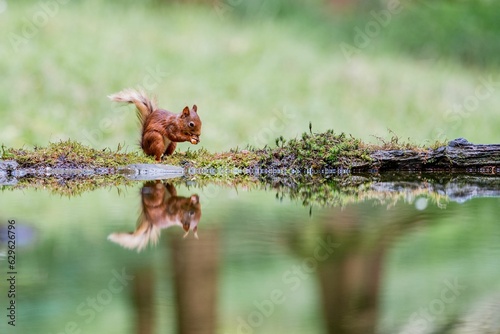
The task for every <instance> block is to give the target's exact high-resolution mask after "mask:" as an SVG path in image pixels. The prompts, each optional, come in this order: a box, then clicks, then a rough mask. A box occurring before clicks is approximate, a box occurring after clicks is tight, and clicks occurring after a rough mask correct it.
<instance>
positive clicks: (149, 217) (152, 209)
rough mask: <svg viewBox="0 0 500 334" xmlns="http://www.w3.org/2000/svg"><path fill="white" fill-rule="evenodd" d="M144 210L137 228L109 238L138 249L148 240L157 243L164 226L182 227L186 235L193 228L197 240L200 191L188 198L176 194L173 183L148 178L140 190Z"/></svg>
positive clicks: (144, 245) (124, 245)
mask: <svg viewBox="0 0 500 334" xmlns="http://www.w3.org/2000/svg"><path fill="white" fill-rule="evenodd" d="M141 199H142V212H141V214H140V215H139V218H138V219H137V227H136V229H135V231H134V232H130V233H123V232H117V233H111V234H110V235H109V236H108V240H111V241H113V242H116V243H117V244H119V245H121V246H123V247H125V248H129V249H136V250H137V251H138V252H140V251H141V250H143V249H144V248H145V247H146V246H147V245H148V244H149V243H152V244H156V243H157V242H158V240H159V238H160V232H161V230H162V229H168V228H170V227H173V226H180V227H182V229H183V230H184V232H185V234H184V237H187V236H188V234H189V231H193V233H194V237H195V238H196V239H198V223H199V221H200V219H201V204H200V198H199V197H198V195H197V194H192V195H191V196H189V197H183V196H177V190H176V189H175V187H174V186H173V185H172V184H169V183H162V182H160V181H149V182H146V183H145V184H144V186H143V187H142V189H141Z"/></svg>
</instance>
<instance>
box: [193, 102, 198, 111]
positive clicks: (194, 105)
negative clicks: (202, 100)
mask: <svg viewBox="0 0 500 334" xmlns="http://www.w3.org/2000/svg"><path fill="white" fill-rule="evenodd" d="M193 111H194V112H196V113H197V112H198V107H197V106H196V104H193Z"/></svg>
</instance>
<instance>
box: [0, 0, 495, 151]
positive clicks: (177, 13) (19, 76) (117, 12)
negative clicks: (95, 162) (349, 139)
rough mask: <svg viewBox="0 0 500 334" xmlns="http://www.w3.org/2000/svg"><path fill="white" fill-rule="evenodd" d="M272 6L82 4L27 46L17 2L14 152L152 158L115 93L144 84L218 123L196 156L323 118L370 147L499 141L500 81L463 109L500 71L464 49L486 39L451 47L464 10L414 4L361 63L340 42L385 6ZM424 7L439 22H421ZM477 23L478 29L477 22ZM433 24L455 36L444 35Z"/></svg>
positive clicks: (9, 126)
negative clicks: (382, 141)
mask: <svg viewBox="0 0 500 334" xmlns="http://www.w3.org/2000/svg"><path fill="white" fill-rule="evenodd" d="M422 1H423V0H422ZM259 3H260V4H261V5H259ZM262 4H263V3H261V2H259V1H256V2H248V3H247V4H246V5H243V4H241V5H238V6H230V5H227V4H225V5H224V6H225V7H224V11H220V10H219V9H218V7H217V6H216V5H212V6H202V5H199V4H189V5H180V4H178V3H170V4H168V5H161V6H160V5H159V4H158V2H157V1H148V2H145V3H140V4H139V3H134V2H129V1H124V2H117V1H115V2H101V1H86V2H70V3H68V4H65V5H60V7H59V9H58V11H57V13H56V14H55V15H54V16H53V17H51V18H49V19H48V20H47V22H46V24H45V23H44V24H40V25H39V28H38V27H35V30H36V33H35V34H34V36H33V37H31V38H29V39H26V40H25V43H24V42H23V43H22V44H19V45H17V44H15V43H14V45H13V44H12V39H13V38H14V37H13V36H14V35H13V34H17V36H21V37H22V32H23V29H26V25H27V24H28V23H27V22H30V20H32V18H33V15H35V14H37V13H39V12H40V4H39V3H38V2H35V1H26V2H22V3H21V2H8V7H7V9H6V10H5V11H4V12H3V13H2V14H0V15H1V21H0V30H1V31H2V32H3V43H2V48H1V49H0V71H1V73H2V74H3V80H2V81H1V82H0V89H1V91H2V92H3V94H1V95H0V119H1V121H0V128H1V130H2V131H0V143H3V144H5V145H6V146H8V147H21V146H24V145H26V146H33V145H46V144H47V143H48V142H54V141H58V140H60V139H68V138H71V139H72V140H76V141H80V142H82V143H84V144H88V145H91V146H93V147H96V148H104V147H111V148H112V149H114V148H116V147H117V145H118V144H119V143H121V144H125V146H128V150H129V151H131V150H134V151H135V150H138V149H139V148H138V145H137V141H138V138H139V130H138V124H137V121H136V118H135V115H134V111H133V110H132V108H131V107H119V106H116V105H114V104H113V103H111V102H110V101H109V100H108V99H107V98H106V95H108V94H110V93H113V92H116V91H118V90H120V89H122V88H125V87H139V86H145V88H147V89H148V90H150V91H151V92H152V93H154V94H156V95H158V97H159V100H160V106H161V107H164V108H166V109H169V110H172V111H175V112H178V111H180V110H181V108H182V107H184V106H185V105H191V104H193V103H196V104H198V106H199V108H200V116H201V118H202V120H203V123H204V127H203V134H202V141H201V143H200V145H199V146H198V147H196V148H199V147H200V146H201V147H205V148H206V149H208V150H210V151H220V150H228V149H229V148H232V147H236V146H240V147H243V146H246V145H247V144H250V145H252V146H257V147H260V146H264V145H265V144H272V143H274V139H275V138H276V137H279V136H280V135H283V136H284V137H285V138H290V137H295V136H297V135H299V134H300V133H302V132H303V131H304V130H306V128H307V125H308V123H309V121H311V122H312V124H313V130H314V131H325V130H327V129H334V130H335V131H337V132H347V133H351V134H352V135H353V136H355V137H360V138H361V139H364V140H369V141H374V140H375V139H374V138H373V137H372V135H376V136H387V135H388V131H387V129H388V128H390V129H391V130H393V131H394V132H395V133H396V134H398V135H399V136H401V137H402V138H407V137H410V138H411V139H412V140H413V141H415V142H416V143H419V144H422V143H426V142H429V143H431V142H434V141H435V140H436V139H440V140H442V139H444V138H448V139H453V138H456V137H466V138H467V139H468V140H470V141H472V142H493V141H498V139H497V138H498V128H500V116H499V113H498V108H499V107H500V95H499V94H495V92H496V90H497V89H498V84H496V86H495V91H494V92H493V94H491V95H490V96H489V97H488V98H485V99H483V100H481V101H479V103H478V105H477V107H475V108H474V109H473V110H472V111H470V112H466V113H465V114H462V115H459V114H453V113H450V111H451V108H452V107H453V105H455V104H457V105H461V104H463V103H464V101H465V99H466V98H467V97H469V96H474V94H475V90H476V89H477V87H479V86H480V85H481V78H487V77H488V76H490V75H491V74H492V73H494V72H495V71H496V70H497V68H498V67H497V64H498V63H497V62H495V61H489V62H488V59H493V57H489V58H488V57H487V55H486V54H485V55H484V57H483V58H484V59H483V58H481V59H478V60H477V62H476V63H477V65H481V66H465V65H464V62H463V61H461V59H462V58H461V56H460V54H456V55H453V54H455V53H456V52H454V51H453V50H454V49H453V48H452V47H451V46H450V44H449V43H452V42H453V43H454V46H456V47H461V48H463V49H464V50H465V49H467V50H468V49H471V50H470V53H471V54H472V56H471V57H473V56H474V51H473V50H476V49H478V48H477V47H476V46H477V45H472V44H467V43H468V41H471V40H473V37H474V35H471V34H465V33H464V34H465V35H464V34H462V35H460V34H461V33H462V32H463V31H462V32H461V31H458V32H456V33H457V36H465V37H467V38H465V37H464V39H461V40H457V41H451V40H450V41H449V43H448V44H443V43H442V41H443V40H448V39H447V36H448V35H447V33H449V31H448V30H449V29H451V28H452V27H453V24H452V23H453V22H452V20H451V17H453V15H454V13H455V14H459V15H466V14H465V12H464V11H463V10H462V9H460V11H458V12H457V10H455V11H451V10H449V8H445V9H443V6H444V7H445V6H452V5H455V4H448V2H446V1H443V2H442V3H441V4H440V5H439V6H438V7H436V6H432V7H424V6H421V7H415V6H416V5H414V6H413V7H411V8H410V7H408V8H409V9H407V8H405V10H403V12H402V13H401V15H400V16H397V17H395V18H394V21H393V22H391V24H390V25H389V26H388V27H387V29H383V30H382V31H381V33H380V36H378V37H377V38H375V39H374V40H373V41H372V43H371V45H370V46H369V47H368V48H366V49H362V50H361V52H360V54H359V55H357V56H354V57H353V58H352V59H350V61H349V60H347V59H345V58H344V56H343V54H342V52H341V51H340V48H339V45H340V43H341V42H346V43H352V39H353V37H354V35H353V31H354V30H353V29H354V28H355V27H357V26H359V27H361V28H363V27H364V25H365V24H366V22H367V21H368V20H371V19H372V18H371V17H370V14H369V12H370V10H374V9H375V10H378V9H377V8H380V6H381V5H380V4H379V5H378V7H377V5H366V8H363V9H362V10H361V11H358V12H349V13H347V14H344V13H341V14H339V15H336V14H335V13H333V14H332V15H333V16H332V15H330V13H326V12H325V11H323V12H321V11H320V10H319V9H314V7H311V6H307V7H304V6H303V5H301V3H300V2H298V1H293V2H292V4H293V5H285V4H284V2H283V1H271V2H267V3H265V7H263V5H262ZM252 6H253V7H252ZM463 6H465V5H461V7H460V6H459V7H460V8H465V7H463ZM305 8H307V10H306V9H305ZM412 8H413V9H412ZM415 8H416V9H415ZM425 8H427V9H425ZM424 9H425V11H424ZM439 10H442V11H443V13H447V15H448V14H449V17H448V18H450V20H446V21H444V23H443V25H444V26H446V24H448V26H449V29H448V30H446V31H444V32H443V31H442V30H439V28H440V27H441V25H439V24H438V22H436V20H433V18H434V17H433V15H438V14H439V15H441V14H442V15H444V14H443V13H441V12H439ZM422 11H424V13H426V15H427V16H425V17H422V18H423V19H425V20H423V21H418V17H419V15H423V14H422ZM477 11H478V10H476V12H477ZM483 14H484V15H485V17H489V18H491V16H492V15H489V14H487V13H482V12H481V15H483ZM442 15H441V16H439V17H438V16H436V18H440V17H442ZM476 16H477V15H476ZM476 16H472V17H474V18H475V17H476ZM411 19H413V20H414V21H412V24H407V23H406V22H408V20H411ZM455 20H456V19H455ZM469 21H470V22H469ZM469 21H467V22H466V23H467V24H466V25H465V26H464V27H465V28H463V29H465V30H466V31H469V30H470V29H472V28H470V27H471V26H472V27H474V26H475V23H477V22H476V21H477V20H472V19H471V20H469ZM490 21H491V20H490ZM490 21H485V23H484V25H485V26H486V27H485V28H484V29H482V30H481V29H480V27H477V30H478V33H480V32H482V31H484V30H487V29H488V24H487V22H490ZM413 22H415V24H413ZM424 22H432V23H433V24H430V25H426V24H425V23H424ZM405 27H406V29H407V30H404V29H401V28H405ZM426 27H427V28H428V29H433V30H432V31H436V32H441V34H440V35H439V36H434V35H430V34H429V32H428V31H426V30H425V29H424V28H426ZM467 29H469V30H467ZM492 31H493V30H492ZM408 36H412V38H411V39H408V38H407V37H408ZM481 36H484V38H487V37H488V36H486V35H481ZM434 37H436V38H434ZM490 37H491V36H490ZM423 39H425V41H426V43H427V44H425V46H428V47H427V48H424V47H421V48H420V49H418V51H419V52H420V51H422V52H423V55H424V56H422V57H421V56H419V55H418V52H415V54H414V55H413V56H415V57H413V56H411V55H410V56H409V54H411V52H412V50H416V49H417V47H418V46H419V45H421V43H422V40H423ZM398 41H400V42H401V43H399V42H398ZM440 41H441V42H440ZM490 44H491V43H490ZM495 45H496V44H491V47H490V49H491V52H493V51H495V50H496V49H495V48H496V47H497V46H495ZM436 46H438V47H436ZM428 50H431V51H428ZM479 50H482V49H481V48H479ZM425 52H430V54H431V56H430V58H429V57H428V56H427V53H425ZM450 53H451V54H452V55H450ZM464 57H465V56H464ZM465 58H467V57H465ZM469 58H470V57H469ZM496 58H497V57H495V58H494V59H496ZM152 74H153V76H152ZM152 78H153V79H152ZM188 147H191V146H190V144H186V143H184V144H181V145H180V149H181V150H186V149H187V148H188ZM193 148H195V147H191V149H193Z"/></svg>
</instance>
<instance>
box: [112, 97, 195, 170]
mask: <svg viewBox="0 0 500 334" xmlns="http://www.w3.org/2000/svg"><path fill="white" fill-rule="evenodd" d="M109 98H110V99H111V100H113V101H118V102H127V103H134V104H135V106H136V107H137V114H138V117H139V120H140V121H141V124H142V137H141V148H142V150H143V151H144V153H146V154H147V155H152V156H154V157H155V159H156V161H158V162H159V161H161V157H162V156H163V155H166V156H168V155H171V154H173V153H174V151H175V148H176V146H177V143H179V142H185V141H189V142H191V144H194V145H196V144H198V143H199V142H200V135H201V120H200V117H199V116H198V108H197V107H196V105H193V107H192V108H191V109H189V108H188V107H187V106H186V107H185V108H184V109H183V110H182V112H181V113H179V114H174V113H172V112H170V111H167V110H164V109H159V108H157V107H156V102H155V101H154V100H150V99H149V98H148V97H147V96H146V94H144V93H143V92H138V91H134V90H131V89H125V90H123V91H121V92H119V93H116V94H113V95H110V96H109Z"/></svg>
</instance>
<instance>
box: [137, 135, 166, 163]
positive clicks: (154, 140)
mask: <svg viewBox="0 0 500 334" xmlns="http://www.w3.org/2000/svg"><path fill="white" fill-rule="evenodd" d="M142 150H143V151H144V153H146V154H147V155H154V157H155V159H156V161H158V162H160V161H161V156H162V155H163V152H165V143H164V142H163V136H162V135H161V134H160V133H159V132H156V131H151V132H146V133H144V135H143V136H142Z"/></svg>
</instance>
